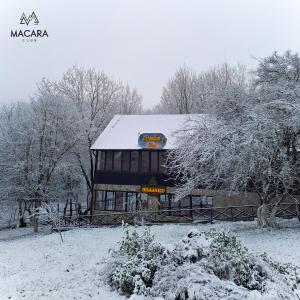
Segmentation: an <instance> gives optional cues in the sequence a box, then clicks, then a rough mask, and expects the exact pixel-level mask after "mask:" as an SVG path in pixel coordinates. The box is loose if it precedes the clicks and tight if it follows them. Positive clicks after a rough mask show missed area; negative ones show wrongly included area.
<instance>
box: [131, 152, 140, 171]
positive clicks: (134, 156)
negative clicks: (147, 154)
mask: <svg viewBox="0 0 300 300" xmlns="http://www.w3.org/2000/svg"><path fill="white" fill-rule="evenodd" d="M130 163H131V165H130V171H131V172H138V170H139V153H138V151H131V162H130Z"/></svg>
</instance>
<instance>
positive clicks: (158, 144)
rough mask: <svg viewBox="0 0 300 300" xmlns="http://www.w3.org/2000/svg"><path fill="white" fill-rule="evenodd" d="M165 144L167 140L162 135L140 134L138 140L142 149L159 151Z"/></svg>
mask: <svg viewBox="0 0 300 300" xmlns="http://www.w3.org/2000/svg"><path fill="white" fill-rule="evenodd" d="M166 142H167V139H166V137H165V136H164V135H163V134H162V133H141V134H140V135H139V139H138V144H139V146H140V147H141V148H142V149H156V150H160V149H163V147H164V146H165V144H166Z"/></svg>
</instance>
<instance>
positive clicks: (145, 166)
mask: <svg viewBox="0 0 300 300" xmlns="http://www.w3.org/2000/svg"><path fill="white" fill-rule="evenodd" d="M149 165H150V152H149V151H142V167H141V171H142V173H149Z"/></svg>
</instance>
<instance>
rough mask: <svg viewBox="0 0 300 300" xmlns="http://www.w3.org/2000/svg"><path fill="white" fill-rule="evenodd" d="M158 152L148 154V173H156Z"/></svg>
mask: <svg viewBox="0 0 300 300" xmlns="http://www.w3.org/2000/svg"><path fill="white" fill-rule="evenodd" d="M158 153H159V152H158V151H151V152H150V172H151V173H158Z"/></svg>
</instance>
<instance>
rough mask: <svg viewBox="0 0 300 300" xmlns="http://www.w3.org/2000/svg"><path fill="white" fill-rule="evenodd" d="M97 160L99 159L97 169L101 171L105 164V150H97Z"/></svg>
mask: <svg viewBox="0 0 300 300" xmlns="http://www.w3.org/2000/svg"><path fill="white" fill-rule="evenodd" d="M98 161H99V170H101V171H103V170H104V164H105V152H104V151H100V152H99V156H98Z"/></svg>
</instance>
